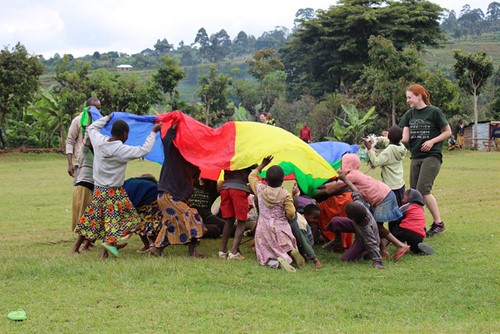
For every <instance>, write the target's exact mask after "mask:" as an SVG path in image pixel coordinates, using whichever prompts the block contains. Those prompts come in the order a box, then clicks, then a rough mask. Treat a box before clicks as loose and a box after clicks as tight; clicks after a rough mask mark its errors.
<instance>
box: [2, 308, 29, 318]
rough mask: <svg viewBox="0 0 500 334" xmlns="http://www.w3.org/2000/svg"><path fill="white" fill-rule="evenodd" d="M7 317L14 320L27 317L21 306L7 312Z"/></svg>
mask: <svg viewBox="0 0 500 334" xmlns="http://www.w3.org/2000/svg"><path fill="white" fill-rule="evenodd" d="M7 318H9V319H10V320H14V321H24V320H26V319H28V316H27V315H26V312H25V311H24V310H23V309H22V308H20V309H18V310H15V311H12V312H9V314H7Z"/></svg>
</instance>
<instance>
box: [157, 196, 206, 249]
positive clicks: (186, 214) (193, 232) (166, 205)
mask: <svg viewBox="0 0 500 334" xmlns="http://www.w3.org/2000/svg"><path fill="white" fill-rule="evenodd" d="M158 206H159V208H160V211H161V214H162V219H163V222H162V226H161V229H160V232H159V233H158V236H157V238H156V242H155V246H156V247H158V248H163V247H166V246H168V245H180V244H186V243H188V242H191V239H199V238H201V237H202V236H203V234H205V233H206V231H207V228H206V227H205V225H204V224H203V220H202V219H201V216H200V214H199V213H198V211H197V210H196V209H193V208H191V207H189V206H188V205H187V204H186V203H185V202H182V201H178V200H176V199H175V198H174V197H173V196H172V195H170V194H168V193H158Z"/></svg>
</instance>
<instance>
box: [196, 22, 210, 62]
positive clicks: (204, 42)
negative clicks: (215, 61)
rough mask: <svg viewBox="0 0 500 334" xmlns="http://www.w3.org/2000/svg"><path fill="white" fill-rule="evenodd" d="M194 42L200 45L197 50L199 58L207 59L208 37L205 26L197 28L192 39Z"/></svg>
mask: <svg viewBox="0 0 500 334" xmlns="http://www.w3.org/2000/svg"><path fill="white" fill-rule="evenodd" d="M194 44H198V45H199V46H200V49H199V50H200V57H201V59H208V57H209V56H210V38H208V34H207V31H206V30H205V28H200V30H198V33H197V34H196V37H195V39H194Z"/></svg>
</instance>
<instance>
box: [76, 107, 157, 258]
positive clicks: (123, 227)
mask: <svg viewBox="0 0 500 334" xmlns="http://www.w3.org/2000/svg"><path fill="white" fill-rule="evenodd" d="M111 117H112V114H111V115H110V116H105V117H103V118H101V119H100V120H98V121H95V122H94V123H92V125H90V126H89V127H88V129H87V131H88V135H89V138H90V141H91V142H92V147H93V148H94V172H93V176H94V192H93V195H92V201H91V202H90V204H89V206H88V207H87V209H85V212H84V214H83V216H82V217H81V218H80V222H79V224H78V225H77V228H76V230H75V232H76V233H78V234H80V235H82V236H83V237H86V238H88V239H97V238H99V239H101V240H102V241H103V247H104V248H105V252H103V257H107V255H108V254H107V252H106V250H107V251H109V252H110V253H111V254H113V255H114V256H118V255H119V253H118V248H117V246H116V243H117V241H119V240H120V239H121V238H123V237H125V236H127V235H128V234H130V233H132V232H135V230H136V228H137V227H138V226H139V225H140V223H141V218H140V217H139V215H138V214H137V211H136V210H135V208H134V206H133V205H132V203H131V201H130V199H129V197H128V195H127V192H126V191H125V189H124V188H123V182H124V179H125V169H126V168H127V163H128V162H129V161H131V160H134V159H137V158H140V157H143V156H145V155H147V154H148V153H149V152H150V151H151V149H152V148H153V144H154V142H155V138H156V133H157V132H158V131H159V130H160V128H161V124H156V125H155V126H154V127H153V130H152V131H151V133H150V134H149V136H148V137H147V138H146V141H145V143H144V144H143V145H142V146H129V145H125V144H124V143H125V142H126V141H127V139H128V133H129V127H128V124H127V123H126V122H125V121H123V120H117V121H116V122H114V123H113V126H112V128H111V138H110V137H107V136H104V135H102V134H101V133H100V131H101V129H102V128H103V127H104V126H105V125H106V123H108V122H109V121H110V119H111Z"/></svg>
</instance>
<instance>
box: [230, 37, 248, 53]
mask: <svg viewBox="0 0 500 334" xmlns="http://www.w3.org/2000/svg"><path fill="white" fill-rule="evenodd" d="M249 51H250V50H249V43H248V36H247V34H246V33H245V32H244V31H240V32H239V33H238V35H237V36H236V38H235V39H234V40H233V52H234V54H235V55H236V56H242V55H244V54H247V53H249Z"/></svg>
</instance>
